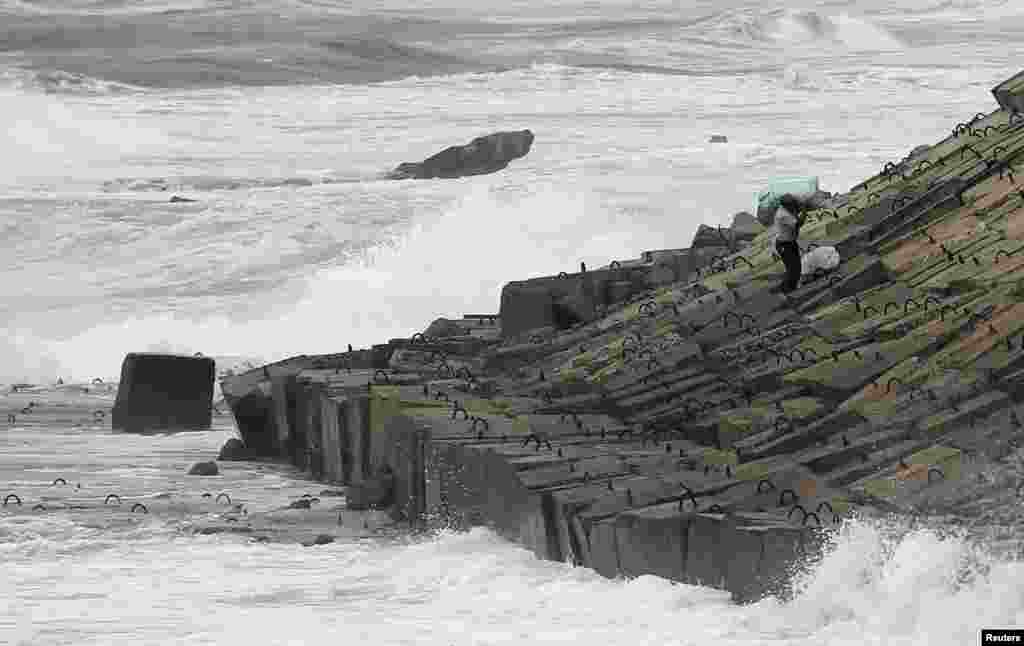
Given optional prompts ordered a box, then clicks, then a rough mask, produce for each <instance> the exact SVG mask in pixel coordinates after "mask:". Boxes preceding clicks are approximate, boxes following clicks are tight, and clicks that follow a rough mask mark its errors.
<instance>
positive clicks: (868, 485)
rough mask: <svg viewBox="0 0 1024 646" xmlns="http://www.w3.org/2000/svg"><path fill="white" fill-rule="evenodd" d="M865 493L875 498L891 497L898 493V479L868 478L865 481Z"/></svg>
mask: <svg viewBox="0 0 1024 646" xmlns="http://www.w3.org/2000/svg"><path fill="white" fill-rule="evenodd" d="M864 493H866V494H868V495H869V496H874V497H875V498H891V497H893V496H895V495H896V481H895V480H891V479H889V478H878V479H875V480H868V481H867V482H865V483H864Z"/></svg>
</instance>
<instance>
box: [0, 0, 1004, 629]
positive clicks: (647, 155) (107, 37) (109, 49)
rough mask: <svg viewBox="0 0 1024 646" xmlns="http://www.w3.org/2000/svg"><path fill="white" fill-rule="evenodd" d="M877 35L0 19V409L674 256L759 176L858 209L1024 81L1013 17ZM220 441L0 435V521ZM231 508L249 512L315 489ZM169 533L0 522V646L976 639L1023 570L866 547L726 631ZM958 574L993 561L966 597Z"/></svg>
mask: <svg viewBox="0 0 1024 646" xmlns="http://www.w3.org/2000/svg"><path fill="white" fill-rule="evenodd" d="M893 5H894V3H891V2H881V1H880V0H877V1H876V0H853V1H833V2H800V3H790V4H788V5H787V6H785V7H783V6H776V5H765V4H764V3H755V2H738V1H735V0H733V1H726V2H715V3H711V2H690V3H680V2H655V3H645V4H640V5H638V4H636V3H632V2H629V3H627V2H622V1H614V2H613V1H601V0H598V1H590V2H566V3H551V2H544V3H541V2H536V1H535V0H531V1H515V2H501V3H498V2H492V1H490V0H483V1H478V2H472V3H470V2H462V3H459V2H455V1H449V2H427V3H423V2H421V3H416V6H417V7H418V8H416V9H409V8H407V7H404V6H401V5H400V4H398V3H390V2H376V3H362V2H361V3H355V2H328V1H327V0H319V1H308V2H307V1H299V0H254V1H250V2H244V1H228V0H219V1H209V0H207V1H203V0H184V1H182V2H175V1H173V0H170V1H167V2H121V1H117V2H114V1H110V0H102V1H68V0H62V1H57V0H47V1H27V0H20V1H14V0H0V105H2V106H3V114H4V116H5V128H4V129H3V130H0V150H3V151H4V153H5V154H4V155H3V158H2V160H0V232H2V234H0V263H2V268H3V280H2V281H0V321H2V322H0V326H2V327H3V331H4V333H3V334H2V335H0V382H22V381H27V382H37V383H53V382H54V381H55V380H56V378H57V377H62V378H63V379H64V380H65V381H68V382H70V381H73V380H77V381H82V382H88V381H90V380H91V379H92V378H93V377H97V376H99V377H102V378H104V379H106V380H107V381H110V380H111V379H112V378H115V377H116V375H117V371H118V367H119V363H120V360H121V358H122V357H123V355H124V354H125V353H126V352H130V351H139V350H169V351H180V352H187V353H193V352H197V351H198V352H203V353H205V354H208V355H214V354H215V355H232V356H236V357H248V358H252V359H253V360H273V359H277V358H280V357H283V356H287V355H291V354H298V353H316V352H332V351H337V350H338V349H339V348H343V347H345V344H347V343H352V344H354V345H356V346H366V345H369V344H371V343H375V342H380V341H382V340H386V339H388V338H391V337H395V336H409V335H410V334H412V333H413V332H416V331H419V330H421V329H422V328H423V327H424V326H425V325H426V323H428V322H429V321H430V320H431V319H433V318H434V317H436V316H444V315H447V316H458V315H460V314H462V313H465V312H476V313H489V312H494V311H495V310H496V308H497V303H498V295H499V291H500V288H501V285H502V284H504V283H505V282H507V281H509V280H516V279H521V278H524V277H528V276H536V275H544V274H550V273H557V272H558V271H562V270H568V269H569V268H571V267H575V266H576V265H577V264H578V263H579V262H580V261H585V262H587V264H588V265H591V266H596V265H599V264H603V263H606V262H608V261H610V260H613V259H616V258H625V257H635V256H637V255H638V254H639V252H641V251H643V250H645V249H655V248H663V247H679V246H685V245H686V244H688V243H689V241H690V239H691V237H692V235H693V232H694V231H695V230H696V228H697V226H698V224H700V223H709V224H719V223H721V224H725V223H728V222H729V220H730V218H731V215H732V214H733V213H735V212H736V211H739V210H743V209H749V208H750V206H751V202H752V199H753V194H754V192H755V191H756V190H757V189H758V188H760V187H761V186H762V185H763V183H764V182H765V181H766V180H767V179H770V178H772V177H777V176H788V175H805V174H816V175H818V176H820V178H821V183H822V186H823V188H825V189H826V190H831V191H838V190H845V189H846V188H848V187H850V186H852V185H853V184H855V183H856V182H858V181H859V180H860V179H862V178H863V177H865V176H867V175H869V174H871V173H874V172H876V171H877V170H879V169H880V168H881V167H882V165H884V163H885V162H886V161H889V160H893V159H896V158H899V157H902V156H903V155H905V154H906V153H907V152H908V151H909V150H910V149H911V148H913V147H914V146H916V145H918V144H920V143H922V142H928V141H937V140H939V139H941V138H943V137H944V136H945V135H946V134H947V133H948V132H949V131H950V129H951V128H952V126H953V125H954V124H955V123H957V122H958V121H963V120H965V119H968V118H970V117H971V116H973V115H974V113H976V112H978V111H982V110H984V111H987V110H990V109H992V108H993V107H994V102H993V100H992V97H991V95H990V94H989V89H990V88H991V87H992V86H993V85H994V84H995V83H996V82H998V81H1000V80H1002V79H1003V78H1005V77H1007V76H1009V75H1011V74H1013V73H1015V72H1017V71H1018V66H1019V62H1018V61H1017V58H1016V57H1015V56H1013V53H1014V52H1015V51H1016V49H1015V46H1016V45H1017V44H1018V43H1019V42H1020V41H1021V36H1022V33H1021V32H1022V30H1024V7H1021V6H1020V5H1019V3H1014V2H1009V1H1006V2H1000V1H998V0H950V1H947V2H940V1H937V0H912V1H911V2H901V3H899V6H893ZM520 128H530V129H531V130H533V132H534V133H535V135H536V141H535V143H534V148H533V150H532V151H531V152H530V154H529V155H528V156H527V157H526V158H524V159H521V160H517V161H516V162H514V163H513V164H512V165H511V166H510V167H509V168H508V169H506V170H505V171H502V172H500V173H497V174H494V175H489V176H482V177H474V178H467V179H462V180H452V181H423V182H416V181H407V182H390V181H382V180H380V179H379V176H380V174H381V173H382V172H384V171H386V170H388V169H390V168H391V167H393V166H395V165H397V164H398V163H399V162H402V161H415V160H419V159H422V158H424V157H427V156H429V155H430V154H432V153H433V152H435V151H437V150H439V149H441V148H444V147H445V146H448V145H451V144H453V143H462V142H465V141H468V140H469V139H471V138H472V137H474V136H477V135H480V134H485V133H487V132H492V131H495V130H504V129H520ZM711 134H725V135H727V136H728V137H729V143H728V144H724V145H721V144H716V145H710V144H708V143H707V142H708V138H709V136H710V135H711ZM299 184H309V185H308V186H306V185H299ZM171 195H183V196H186V197H190V198H194V199H197V200H199V201H198V202H196V203H191V204H173V205H172V204H169V203H168V199H169V197H170V196H171ZM40 396H41V395H40ZM5 405H6V404H5ZM231 432H232V431H231V428H230V425H228V424H226V423H224V425H222V427H220V428H219V429H218V430H217V431H215V432H211V433H204V434H185V435H176V436H169V437H162V436H158V437H129V436H120V435H117V436H115V435H112V434H110V433H109V432H107V431H104V430H103V429H101V428H99V427H92V426H88V425H86V426H76V425H75V424H70V423H68V424H63V423H54V424H53V426H52V427H50V428H45V429H40V428H38V427H18V426H17V425H16V426H15V427H13V428H8V427H6V426H5V427H2V428H0V464H2V466H0V491H13V490H18V491H22V490H26V491H28V492H29V493H32V492H34V491H35V492H37V493H40V494H41V493H42V491H43V489H44V488H46V486H48V483H49V482H50V481H51V480H52V478H53V477H56V476H54V475H53V474H54V473H56V472H57V471H60V472H61V474H62V475H63V474H64V473H67V472H72V473H74V474H75V477H77V478H80V481H81V482H82V484H83V487H86V488H91V487H97V488H103V487H107V486H113V485H114V484H115V483H116V485H117V486H118V487H120V488H121V489H122V490H124V491H126V492H130V493H132V495H138V496H146V495H155V494H156V493H160V492H161V491H165V490H174V491H179V490H180V491H185V492H189V491H191V489H190V487H198V486H201V485H197V484H193V483H190V482H189V481H188V479H186V478H184V477H183V475H182V474H183V471H184V468H185V467H187V465H188V464H189V463H190V462H191V461H194V459H198V456H209V455H210V454H212V453H213V452H214V451H215V450H216V448H217V447H218V446H219V445H220V444H221V443H222V442H223V441H224V439H226V438H227V437H228V436H229V435H230V434H231ZM65 477H70V476H65ZM222 477H223V478H225V479H227V482H228V483H229V484H230V485H231V486H233V487H235V488H236V489H239V491H240V492H241V493H239V494H238V495H242V496H247V497H248V500H249V502H250V504H252V505H256V506H257V507H259V506H261V505H262V506H265V507H270V506H273V505H277V504H282V502H286V498H287V496H286V494H287V493H288V492H296V491H304V489H303V487H308V486H309V484H308V483H306V482H304V481H303V480H302V479H301V478H299V477H298V474H294V473H291V472H289V471H288V470H287V469H277V470H269V471H261V470H255V469H252V468H248V467H247V468H243V467H240V466H239V467H235V466H231V467H229V468H228V470H227V473H226V474H225V475H224V476H222ZM32 483H34V484H32ZM33 487H35V488H38V491H37V490H36V489H33ZM90 490H91V489H90ZM192 493H193V494H194V493H196V492H192ZM181 522H183V521H182V519H179V518H166V517H159V515H151V517H149V518H146V519H144V520H139V519H135V520H132V521H131V522H130V523H126V524H120V523H104V522H98V521H95V520H90V519H88V518H85V517H79V516H76V515H75V514H72V513H63V512H58V513H52V514H46V515H42V516H39V517H34V516H31V515H24V514H22V515H19V514H10V513H7V514H5V513H2V512H0V550H2V551H3V556H4V560H5V568H6V569H5V570H4V572H5V576H4V577H2V578H0V642H3V643H14V644H115V643H122V642H123V643H129V642H130V643H133V644H150V643H152V644H172V643H174V644H179V643H182V644H184V643H188V644H232V643H247V644H248V643H254V642H255V643H267V644H302V643H320V642H323V641H326V640H328V639H344V640H347V641H348V642H354V643H375V644H396V645H397V644H438V645H445V644H458V645H462V644H512V643H515V644H549V643H569V642H573V643H587V642H590V643H600V644H626V643H629V644H636V643H643V644H652V645H655V646H667V645H670V644H707V643H713V642H717V643H735V644H769V643H770V644H820V643H825V644H832V645H836V644H854V643H856V644H904V643H905V644H911V643H914V644H917V643H925V642H927V643H935V644H967V643H974V642H975V640H976V639H977V630H978V629H979V628H980V627H981V626H983V625H989V626H992V625H1014V624H1016V625H1022V624H1024V586H1022V585H1021V584H1020V583H1019V580H1020V568H1019V565H1018V564H1017V563H1015V562H1012V561H1008V560H1005V559H1001V558H998V557H978V556H977V555H976V554H975V553H974V552H975V547H973V546H971V545H969V544H968V543H966V542H964V541H962V540H959V539H953V538H940V537H938V536H937V535H935V534H932V533H929V532H910V533H905V532H904V533H900V532H895V534H894V532H893V530H892V528H891V527H888V526H884V525H882V524H879V523H877V522H867V521H864V522H853V523H851V524H849V525H848V526H847V527H845V528H844V530H843V534H842V535H841V536H840V537H839V539H838V542H837V547H836V551H835V552H834V553H833V554H832V555H831V556H829V557H828V558H827V559H826V561H825V562H824V563H822V564H819V565H818V566H816V568H815V569H814V570H813V571H812V573H811V575H810V577H809V578H808V580H807V581H806V587H805V588H804V591H803V592H802V593H801V594H800V595H798V596H797V598H796V600H794V601H793V602H791V603H787V604H781V603H779V602H778V601H775V600H766V601H764V602H762V603H761V604H757V605H755V606H751V607H744V608H735V607H731V606H729V605H728V604H727V603H726V601H725V599H724V597H723V595H721V594H720V593H717V592H714V591H710V590H707V589H702V588H696V587H691V586H678V585H670V584H669V583H667V582H664V581H661V580H657V579H653V578H641V579H637V580H634V581H629V582H622V581H606V580H603V579H600V578H599V577H597V576H596V575H594V574H592V573H590V572H588V571H585V570H580V569H573V568H571V567H569V566H566V565H563V564H556V563H545V562H539V561H536V560H535V559H533V557H532V556H530V555H529V554H527V553H526V552H524V551H523V550H521V549H519V548H517V547H515V546H512V545H509V544H507V543H504V542H502V541H500V540H498V539H497V538H495V537H494V536H492V535H490V534H488V533H487V532H483V531H478V532H471V533H469V534H466V535H454V534H452V535H441V536H438V537H435V538H432V539H429V540H419V541H413V542H409V543H407V544H394V543H390V542H389V543H384V542H373V541H369V542H366V541H353V542H351V543H336V544H333V545H328V546H322V547H318V548H309V549H304V548H294V547H287V546H273V545H254V544H249V543H247V542H245V541H244V540H241V539H238V538H232V537H226V536H208V537H198V538H197V537H191V536H185V535H183V534H182V533H181V531H180V523H181ZM894 536H895V537H894ZM968 556H970V558H971V559H973V560H975V561H977V560H978V559H979V558H982V560H984V559H985V558H988V561H986V563H987V565H986V567H985V568H984V571H985V574H984V576H979V577H978V578H975V579H973V580H972V581H971V582H970V583H963V582H962V581H960V579H961V578H962V577H960V576H959V574H958V573H959V572H960V571H961V569H962V562H963V560H964V559H965V558H967V557H968Z"/></svg>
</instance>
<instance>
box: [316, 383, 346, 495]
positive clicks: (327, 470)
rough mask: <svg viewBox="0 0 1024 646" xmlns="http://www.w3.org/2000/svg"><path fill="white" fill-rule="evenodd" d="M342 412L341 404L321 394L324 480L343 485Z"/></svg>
mask: <svg viewBox="0 0 1024 646" xmlns="http://www.w3.org/2000/svg"><path fill="white" fill-rule="evenodd" d="M340 422H341V411H340V402H338V401H337V400H335V399H334V398H333V397H330V396H327V395H326V394H321V397H320V423H321V425H322V426H321V434H322V439H323V447H322V449H321V460H322V466H323V478H324V479H325V480H327V481H328V482H334V483H341V482H343V481H344V472H343V469H342V460H341V423H340Z"/></svg>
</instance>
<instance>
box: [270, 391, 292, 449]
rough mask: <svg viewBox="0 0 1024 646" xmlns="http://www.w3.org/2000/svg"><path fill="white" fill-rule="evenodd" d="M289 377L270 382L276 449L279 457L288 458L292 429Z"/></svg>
mask: <svg viewBox="0 0 1024 646" xmlns="http://www.w3.org/2000/svg"><path fill="white" fill-rule="evenodd" d="M287 382H288V378H287V377H272V378H271V380H270V399H271V402H272V404H273V411H272V413H271V414H272V416H273V417H272V419H273V424H274V436H275V437H274V447H275V449H276V452H277V454H278V455H280V456H281V457H283V458H286V459H287V457H288V446H289V443H290V442H291V436H292V432H291V427H290V425H289V421H288V406H289V404H288V392H287Z"/></svg>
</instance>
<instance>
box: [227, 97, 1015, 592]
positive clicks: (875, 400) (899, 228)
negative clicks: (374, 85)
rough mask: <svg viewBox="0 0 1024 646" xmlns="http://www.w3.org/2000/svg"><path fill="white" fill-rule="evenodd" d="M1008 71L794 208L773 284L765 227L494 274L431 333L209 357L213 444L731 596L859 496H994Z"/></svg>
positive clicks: (929, 505)
mask: <svg viewBox="0 0 1024 646" xmlns="http://www.w3.org/2000/svg"><path fill="white" fill-rule="evenodd" d="M1016 78H1017V77H1014V79H1011V80H1010V81H1007V82H1005V83H1003V84H1000V86H999V87H997V88H996V90H995V91H994V94H995V96H996V97H997V100H998V101H999V103H1000V107H999V109H997V110H995V111H993V112H991V113H989V114H982V113H979V114H977V115H975V116H974V117H973V118H969V119H967V120H965V121H964V122H963V123H960V124H956V125H955V126H954V127H952V128H951V134H950V136H948V137H946V138H945V139H944V140H942V141H940V142H937V143H935V144H933V145H930V146H926V147H918V148H917V149H915V150H914V152H913V153H912V154H911V155H909V156H908V157H907V158H906V159H903V160H895V161H893V162H890V163H887V164H886V165H885V166H884V168H883V169H881V172H880V173H879V174H878V175H876V176H874V177H872V178H869V179H867V180H866V181H864V182H862V183H861V184H859V185H858V186H856V187H854V188H853V189H852V190H851V191H849V192H848V193H845V194H841V195H836V196H833V197H832V198H831V199H830V200H829V201H828V203H827V204H826V205H825V206H824V207H823V208H821V209H818V210H816V211H814V212H812V213H811V216H810V218H809V221H808V222H807V224H806V225H805V226H804V228H803V230H802V233H801V235H802V241H803V243H804V245H805V251H806V250H807V249H806V248H809V247H812V246H813V245H818V246H834V247H835V248H837V249H838V250H839V253H840V257H841V260H842V262H841V264H840V266H839V267H838V268H837V269H836V270H835V271H833V272H831V273H830V274H828V275H821V276H810V277H807V280H806V281H805V283H804V284H803V285H802V286H801V287H800V288H799V289H798V290H797V291H796V292H793V293H792V294H790V295H788V296H785V295H780V294H774V293H771V292H769V288H770V287H771V286H773V285H774V284H775V283H776V282H777V281H778V278H779V274H780V272H781V266H780V263H778V261H777V260H776V259H774V258H773V256H772V246H771V235H770V233H769V232H766V231H765V232H761V233H757V234H756V235H751V236H747V237H745V239H743V240H742V241H739V240H737V239H736V238H735V237H731V236H729V235H726V234H724V233H723V235H722V236H721V238H722V241H723V244H722V245H721V246H720V247H719V246H714V247H697V246H695V247H694V248H691V249H686V250H670V251H665V252H660V253H659V252H649V253H648V254H645V257H644V258H641V259H640V260H638V261H623V262H616V263H613V264H612V265H610V266H608V267H605V268H600V269H596V270H591V271H585V270H581V271H580V272H574V273H572V274H569V273H565V274H560V275H559V276H552V277H547V278H540V279H535V280H530V281H522V282H516V283H510V284H509V285H507V286H506V288H505V289H504V290H503V293H502V298H501V306H500V311H499V313H498V314H496V315H488V316H467V317H466V318H464V319H463V320H461V321H455V322H451V323H452V325H448V326H444V327H446V334H448V336H445V337H426V336H424V335H415V336H414V337H413V338H412V339H408V340H406V339H395V340H392V341H390V342H389V343H387V344H381V345H379V346H375V347H374V348H372V349H371V350H361V351H352V352H347V353H341V354H336V355H319V356H301V357H294V358H292V359H287V360H285V361H282V362H278V363H274V364H269V365H267V366H263V367H261V368H258V369H255V370H252V371H249V372H246V373H243V374H240V375H234V376H230V377H226V378H224V379H222V381H221V388H222V391H223V393H224V395H225V399H226V400H227V401H228V403H229V404H230V405H231V407H232V411H233V413H234V416H235V419H236V422H237V425H238V427H239V430H240V431H241V434H242V437H243V439H244V443H245V447H244V450H243V451H242V452H241V453H236V456H237V457H245V456H248V455H253V456H256V455H259V456H278V457H280V458H281V459H285V460H288V461H290V462H292V463H294V464H296V465H298V466H299V467H301V468H305V469H308V470H309V471H310V472H311V473H312V474H313V475H314V476H316V477H319V478H321V479H323V480H325V481H329V482H332V483H338V484H343V485H348V486H349V502H350V505H355V506H367V507H372V506H387V507H389V508H390V509H392V513H393V515H394V516H395V517H396V518H400V519H404V520H405V521H407V522H409V523H410V524H411V525H413V526H415V527H426V526H430V525H436V524H454V525H456V526H460V527H462V526H469V525H474V524H486V525H489V526H491V527H492V528H493V529H494V530H495V531H496V532H498V533H499V534H501V535H502V536H505V537H507V538H509V539H511V540H514V541H517V542H519V543H520V544H522V545H524V546H526V547H528V548H529V549H531V550H532V551H534V553H536V554H537V555H538V556H539V557H542V558H547V559H556V560H568V561H572V562H574V563H577V564H580V565H584V566H588V567H591V568H593V569H595V570H597V571H598V572H600V573H602V574H605V575H607V576H618V575H623V576H636V575H641V574H655V575H658V576H663V577H666V578H669V579H672V580H676V581H684V582H690V583H701V584H704V585H710V586H714V587H720V588H723V589H726V590H729V591H730V592H731V593H732V595H733V597H734V599H735V600H737V601H738V602H744V601H750V600H754V599H757V598H759V597H761V596H763V595H764V594H769V593H773V594H784V593H785V588H786V585H787V583H788V582H789V581H790V580H791V578H792V576H791V575H792V573H793V569H794V568H795V567H798V566H799V565H800V564H801V563H806V562H807V561H808V560H809V559H812V558H813V557H814V556H815V555H817V554H819V553H820V552H821V550H822V548H823V545H824V542H825V540H826V537H827V533H828V532H829V531H830V529H832V528H835V527H837V526H838V524H839V523H841V522H842V520H843V518H844V517H847V516H848V515H849V514H850V513H852V512H853V511H855V510H857V509H863V510H866V511H869V510H873V509H874V510H884V511H896V512H900V513H914V514H919V513H925V512H926V511H938V512H943V513H953V514H964V515H969V514H971V513H974V511H973V509H974V508H973V507H972V505H974V504H975V503H976V501H977V500H979V499H980V498H982V496H979V492H980V491H982V490H984V491H985V492H986V494H988V493H992V495H1005V496H1010V497H1012V496H1014V495H1016V491H1015V490H1014V488H1013V487H1009V488H1007V487H1006V486H1005V482H1004V481H999V482H1000V483H1001V484H998V485H993V483H992V479H991V478H988V477H987V476H986V474H991V473H993V472H995V471H999V470H1001V469H1004V467H1005V464H1004V463H1005V461H1006V458H1007V457H1008V456H1009V455H1010V454H1011V453H1013V452H1015V451H1016V450H1017V449H1018V448H1019V446H1020V441H1021V440H1022V439H1024V432H1022V427H1024V422H1022V420H1024V418H1022V417H1021V415H1022V414H1024V411H1018V408H1017V407H1018V402H1019V400H1020V398H1021V387H1020V384H1021V383H1022V379H1024V317H1022V316H1021V315H1022V314H1024V289H1022V288H1021V287H1020V285H1022V283H1020V282H1019V281H1020V278H1021V276H1022V274H1021V269H1024V253H1021V252H1022V251H1024V225H1022V223H1024V208H1022V207H1024V191H1022V190H1021V188H1020V187H1019V186H1018V185H1017V177H1016V175H1015V173H1016V169H1017V166H1016V164H1017V161H1018V159H1019V158H1020V156H1021V154H1022V153H1024V116H1022V115H1021V114H1020V113H1018V112H1016V111H1015V106H1016V103H1015V102H1017V101H1019V100H1020V96H1021V95H1022V94H1024V85H1021V86H1020V87H1018V85H1020V84H1019V83H1018V82H1017V81H1016V80H1015V79H1016ZM709 237H711V236H704V238H705V239H707V238H709ZM581 269H583V268H581ZM438 329H440V328H438ZM225 457H227V456H225ZM997 480H998V479H997ZM993 486H1002V487H1003V488H1004V489H1006V491H997V492H995V493H993V492H992V491H991V488H992V487H993ZM986 487H987V488H988V489H986ZM988 497H989V498H991V496H988Z"/></svg>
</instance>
